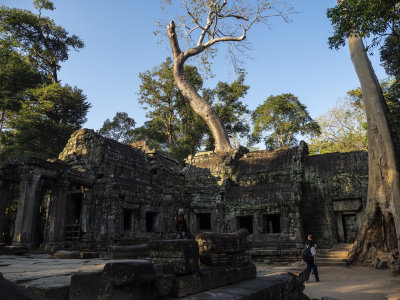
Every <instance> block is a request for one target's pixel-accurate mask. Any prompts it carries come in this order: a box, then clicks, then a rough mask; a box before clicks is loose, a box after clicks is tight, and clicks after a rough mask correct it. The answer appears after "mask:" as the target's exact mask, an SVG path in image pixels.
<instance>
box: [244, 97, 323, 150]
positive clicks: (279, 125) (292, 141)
mask: <svg viewBox="0 0 400 300" xmlns="http://www.w3.org/2000/svg"><path fill="white" fill-rule="evenodd" d="M252 120H253V124H254V131H253V138H254V139H255V140H256V141H260V140H261V139H263V140H264V142H265V146H266V148H267V149H275V148H288V147H291V146H295V145H296V144H297V139H296V135H297V134H302V135H310V136H314V135H319V134H320V133H321V132H320V127H319V125H318V123H317V122H315V121H313V119H312V118H311V117H310V116H309V114H308V111H307V108H306V106H305V105H303V104H302V103H300V101H299V100H298V98H297V97H295V96H294V95H293V94H282V95H278V96H270V97H268V98H267V100H265V102H264V103H263V104H262V105H259V106H258V107H257V108H256V110H255V111H254V112H253V114H252Z"/></svg>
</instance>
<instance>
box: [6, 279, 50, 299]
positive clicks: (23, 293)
mask: <svg viewBox="0 0 400 300" xmlns="http://www.w3.org/2000/svg"><path fill="white" fill-rule="evenodd" d="M10 299H11V300H13V299H15V300H46V299H45V298H43V297H40V296H38V295H35V294H32V293H31V292H30V291H28V290H27V289H25V288H24V287H22V286H20V285H18V284H16V283H14V282H11V281H9V280H7V279H5V278H3V275H1V273H0V300H10Z"/></svg>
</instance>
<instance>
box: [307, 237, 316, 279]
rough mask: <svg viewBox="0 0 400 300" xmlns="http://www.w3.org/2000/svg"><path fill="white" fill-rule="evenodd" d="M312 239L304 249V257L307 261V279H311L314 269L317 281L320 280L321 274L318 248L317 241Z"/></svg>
mask: <svg viewBox="0 0 400 300" xmlns="http://www.w3.org/2000/svg"><path fill="white" fill-rule="evenodd" d="M310 240H311V241H312V237H311V239H309V240H308V243H307V245H306V249H305V250H304V254H303V259H304V261H305V262H306V263H307V278H306V281H307V282H308V280H309V279H310V274H311V271H313V273H314V276H315V281H316V282H319V274H318V267H317V260H316V255H317V250H316V249H315V243H314V241H312V242H310Z"/></svg>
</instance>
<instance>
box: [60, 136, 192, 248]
mask: <svg viewBox="0 0 400 300" xmlns="http://www.w3.org/2000/svg"><path fill="white" fill-rule="evenodd" d="M59 159H60V160H63V161H65V162H67V163H68V164H69V165H70V166H71V167H72V168H74V169H77V170H80V171H81V172H83V173H85V174H88V175H89V176H92V177H94V181H93V186H92V187H91V189H89V190H87V191H85V192H84V194H83V199H82V213H81V222H80V224H81V232H82V234H81V239H82V243H86V244H87V246H91V247H98V246H100V245H103V246H106V245H110V244H124V243H132V241H133V240H134V241H135V242H141V241H147V240H150V239H155V238H157V239H159V238H168V237H169V238H170V237H172V236H173V235H174V232H175V228H174V224H173V217H174V216H175V213H176V210H177V209H178V208H180V207H184V208H187V207H188V206H189V204H188V202H187V201H186V200H185V199H184V197H183V187H184V176H183V173H182V171H181V170H180V168H179V163H178V161H176V160H174V159H172V158H170V157H168V156H166V155H165V154H163V153H161V152H158V151H150V150H149V151H147V153H146V152H145V150H144V149H137V148H134V147H132V146H130V145H124V144H120V143H117V142H115V141H113V140H111V139H106V138H103V137H101V136H100V135H98V134H96V133H95V132H93V131H91V130H85V129H83V130H79V131H77V132H75V133H74V134H73V135H72V136H71V139H70V140H69V142H68V144H67V146H66V147H65V149H64V151H63V152H62V153H61V154H60V156H59ZM94 241H96V242H95V243H96V244H95V245H93V242H94Z"/></svg>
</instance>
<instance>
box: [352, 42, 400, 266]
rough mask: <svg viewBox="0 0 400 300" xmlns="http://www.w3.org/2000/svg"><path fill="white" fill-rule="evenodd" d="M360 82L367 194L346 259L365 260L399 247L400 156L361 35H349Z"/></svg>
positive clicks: (383, 100)
mask: <svg viewBox="0 0 400 300" xmlns="http://www.w3.org/2000/svg"><path fill="white" fill-rule="evenodd" d="M348 42H349V48H350V54H351V59H352V61H353V64H354V68H355V70H356V72H357V76H358V78H359V80H360V83H361V88H362V93H363V100H364V103H365V110H366V114H367V125H368V169H369V174H368V175H369V180H368V197H367V205H366V208H365V214H364V222H363V226H362V228H361V231H360V232H359V234H358V236H357V240H356V242H355V244H354V247H353V249H352V251H351V253H350V257H349V261H350V262H353V261H358V262H365V261H368V260H372V259H374V258H376V257H378V256H380V255H381V254H384V253H390V252H391V251H392V252H393V251H396V249H397V250H398V249H400V177H399V165H398V161H399V155H398V152H397V151H398V149H396V146H395V142H394V138H393V132H392V130H391V123H390V115H389V110H388V108H387V105H386V102H385V99H384V97H383V94H382V90H381V88H380V85H379V82H378V80H377V78H376V75H375V73H374V70H373V68H372V65H371V63H370V61H369V58H368V55H367V53H366V51H365V48H364V44H363V42H362V40H361V38H360V37H355V36H351V37H349V38H348Z"/></svg>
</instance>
